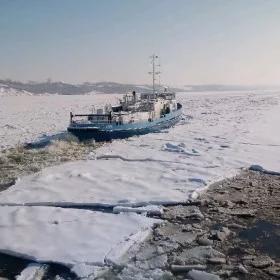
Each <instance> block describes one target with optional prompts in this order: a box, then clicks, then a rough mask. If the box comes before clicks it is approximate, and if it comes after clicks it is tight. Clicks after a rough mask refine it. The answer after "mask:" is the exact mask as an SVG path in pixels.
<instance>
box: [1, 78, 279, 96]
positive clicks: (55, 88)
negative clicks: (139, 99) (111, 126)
mask: <svg viewBox="0 0 280 280" xmlns="http://www.w3.org/2000/svg"><path fill="white" fill-rule="evenodd" d="M161 89H162V88H161ZM169 89H170V90H171V91H175V92H199V91H242V90H244V91H245V90H246V91H248V90H268V89H273V90H275V89H279V90H280V86H279V87H276V86H239V85H185V86H183V87H177V88H174V87H173V88H169ZM132 90H135V91H136V92H146V93H147V92H151V91H152V87H151V86H150V85H135V84H121V83H114V82H98V83H83V84H76V85H75V84H68V83H64V82H50V81H49V82H28V83H23V82H18V81H12V80H0V96H1V95H2V96H3V95H22V94H31V95H36V94H64V95H74V94H89V93H126V92H129V91H132Z"/></svg>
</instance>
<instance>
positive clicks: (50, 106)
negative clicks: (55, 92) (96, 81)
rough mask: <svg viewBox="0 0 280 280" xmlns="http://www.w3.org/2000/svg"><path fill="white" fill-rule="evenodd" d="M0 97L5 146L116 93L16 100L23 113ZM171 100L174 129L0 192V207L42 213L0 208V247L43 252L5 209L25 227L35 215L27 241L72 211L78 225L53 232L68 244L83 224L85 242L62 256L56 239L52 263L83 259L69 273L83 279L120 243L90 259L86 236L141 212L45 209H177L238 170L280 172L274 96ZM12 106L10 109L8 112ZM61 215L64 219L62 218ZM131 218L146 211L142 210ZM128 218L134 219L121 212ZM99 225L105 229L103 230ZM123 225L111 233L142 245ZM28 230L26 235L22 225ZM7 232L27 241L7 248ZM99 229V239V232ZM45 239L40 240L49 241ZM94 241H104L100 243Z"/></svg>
mask: <svg viewBox="0 0 280 280" xmlns="http://www.w3.org/2000/svg"><path fill="white" fill-rule="evenodd" d="M1 98H2V99H1V102H0V111H1V112H0V114H1V118H0V126H1V130H0V138H1V145H2V146H3V147H6V146H7V144H9V143H10V144H11V145H14V144H15V143H17V142H18V141H20V142H23V141H27V140H28V141H30V140H32V139H35V138H36V137H38V136H39V135H40V133H50V131H52V130H53V131H54V132H55V131H61V130H62V129H65V128H66V126H67V124H68V113H69V111H70V110H73V111H82V109H83V108H84V107H85V106H89V103H90V101H92V103H94V102H96V103H107V102H108V101H107V98H109V99H110V98H115V97H114V96H111V95H110V96H109V95H98V96H85V97H83V96H43V97H42V99H40V98H41V97H40V98H39V99H37V100H36V101H34V100H33V98H34V99H36V98H38V97H33V96H29V97H28V98H29V101H26V100H25V99H24V101H25V102H26V103H28V104H29V106H30V107H29V108H28V107H26V106H25V105H20V102H21V100H22V98H23V97H5V98H4V99H3V97H1ZM16 98H19V99H18V100H17V99H16ZM178 99H179V100H180V101H181V102H182V104H183V107H184V113H185V116H184V118H183V120H182V121H181V122H180V123H179V124H178V125H176V126H175V127H173V128H170V129H168V130H164V131H162V132H160V133H152V134H147V135H143V136H140V137H132V138H129V139H126V140H116V141H113V142H112V143H105V144H104V145H103V146H102V147H100V148H98V149H97V150H96V151H95V153H94V154H91V155H90V156H89V158H90V159H89V160H88V161H77V162H70V163H66V164H63V165H60V166H55V167H49V168H46V169H44V170H43V171H41V172H39V173H37V174H34V175H30V176H27V177H24V178H21V179H20V180H18V181H17V183H16V184H15V185H14V186H13V187H11V188H9V189H8V190H6V191H4V192H2V193H0V203H1V205H4V204H9V205H12V204H17V205H20V204H23V203H29V205H34V209H35V208H36V209H41V210H40V211H41V212H40V211H39V210H38V211H39V212H38V214H36V213H35V212H34V211H31V210H30V212H28V211H29V210H27V209H33V208H32V207H31V208H28V207H27V208H25V207H20V206H14V207H11V206H10V207H7V206H2V207H1V208H0V211H1V219H0V221H1V223H2V222H3V221H5V222H6V223H8V220H5V219H8V217H10V219H11V217H13V219H11V222H10V223H11V224H9V225H10V227H4V231H3V230H1V232H0V240H2V241H1V242H0V249H2V250H4V249H5V248H6V247H5V246H14V247H13V250H14V252H16V253H23V251H21V249H22V248H21V247H15V246H17V245H20V246H25V247H24V252H25V253H26V254H27V253H29V254H30V256H33V257H35V256H36V258H41V257H42V256H44V253H45V251H44V249H45V245H44V244H43V245H42V244H41V243H40V244H39V243H37V244H36V248H34V247H32V246H33V245H32V242H31V241H30V240H31V239H29V237H28V235H23V233H19V232H18V231H17V227H18V228H21V227H20V226H18V225H17V220H15V219H14V217H15V216H16V214H13V213H14V212H13V211H18V212H19V213H21V211H23V214H22V215H23V217H22V219H21V220H20V222H21V223H22V224H23V226H24V225H25V223H29V222H30V223H31V218H30V217H32V219H35V220H34V221H32V226H34V230H35V232H34V235H31V236H33V237H34V239H36V231H38V232H41V229H40V228H41V227H42V228H43V229H44V228H45V227H46V228H47V230H50V229H52V228H56V227H55V225H53V224H48V225H46V224H44V223H42V222H40V219H43V217H45V216H47V217H52V216H55V215H50V216H48V213H49V211H62V212H61V213H63V215H62V216H63V218H61V219H62V220H63V219H64V217H67V219H68V216H67V215H68V213H70V212H71V215H70V214H69V215H70V216H71V217H75V215H78V214H77V213H79V217H80V218H79V219H80V220H79V221H78V222H77V223H76V224H75V223H73V227H74V229H73V230H70V231H69V228H68V229H67V228H66V227H63V223H62V224H58V225H59V226H60V227H61V228H60V229H59V232H60V233H64V231H65V234H66V236H67V234H69V238H70V237H72V235H71V234H72V233H73V232H75V231H76V230H79V229H80V227H81V230H82V231H81V232H80V236H83V234H85V235H86V237H85V238H84V239H83V240H82V239H81V238H77V240H74V238H73V239H71V238H70V239H69V240H70V241H71V242H74V243H73V246H76V247H73V246H72V247H69V248H70V249H69V250H68V249H67V251H66V254H65V255H63V250H64V248H65V246H66V247H67V246H68V244H66V243H67V242H68V241H67V240H68V239H67V238H66V240H65V241H64V240H63V238H61V239H60V238H57V241H55V242H58V240H62V243H61V247H59V249H60V250H61V253H60V254H57V255H56V259H55V261H57V262H61V263H64V264H69V263H71V264H72V265H73V263H74V261H73V262H69V261H71V260H73V259H71V258H72V257H73V258H74V257H75V258H76V259H75V260H77V258H78V257H81V259H80V261H81V262H82V263H83V265H82V266H79V267H76V271H78V272H79V274H83V273H82V272H81V271H85V270H88V267H87V264H85V263H84V262H89V263H93V264H96V263H97V262H98V261H97V260H99V261H100V260H101V259H102V260H104V251H107V252H108V251H109V250H110V249H109V248H113V247H114V246H115V244H116V243H118V242H119V241H120V239H118V240H117V241H116V242H115V239H114V238H110V239H109V240H107V245H108V247H106V250H103V251H102V250H100V251H98V250H99V249H98V250H97V251H96V254H95V251H94V254H91V255H88V251H87V248H85V247H84V246H83V244H81V243H79V242H82V241H83V242H85V243H86V244H89V246H92V244H93V243H92V242H96V241H94V240H91V238H90V237H92V236H96V240H99V239H98V238H101V237H102V238H107V235H108V236H114V234H111V233H110V232H114V230H113V229H112V231H110V230H111V229H110V228H111V227H110V226H109V225H112V227H114V226H115V223H119V219H131V217H142V216H140V215H137V214H134V213H125V214H117V215H114V214H101V213H99V214H98V213H95V214H93V213H91V214H89V213H88V211H86V210H74V209H60V210H57V208H55V207H51V206H55V205H60V206H65V205H71V204H79V205H80V206H83V205H84V204H86V205H105V206H114V207H115V208H114V209H115V212H130V211H136V212H137V209H132V208H131V206H138V207H140V206H147V205H161V204H164V203H176V202H181V201H185V200H187V199H188V198H189V197H195V196H196V195H197V193H198V192H199V191H201V190H202V189H204V188H205V187H207V185H209V184H210V183H212V182H215V181H217V180H220V179H222V178H224V177H227V176H232V175H235V174H236V173H238V172H239V170H240V168H244V167H249V166H251V165H260V166H263V167H264V168H266V169H268V170H275V171H280V130H279V129H278V127H279V123H280V92H255V93H252V92H224V93H221V92H219V93H217V92H204V93H188V94H187V93H184V94H183V93H182V94H179V95H178ZM3 100H4V103H3V102H2V101H3ZM105 100H106V101H105ZM22 101H23V100H22ZM55 101H57V103H55ZM18 102H19V104H17V103H18ZM40 102H42V103H40ZM3 104H4V106H3ZM13 104H17V105H15V107H14V108H13ZM33 107H34V108H33ZM70 107H71V108H70ZM9 110H10V112H9ZM25 110H26V112H25ZM42 112H43V113H42ZM25 113H26V115H25ZM27 129H28V131H27ZM21 135H22V136H21ZM35 205H37V206H36V207H35ZM40 205H41V206H40ZM42 205H46V206H47V205H48V206H49V207H43V206H42ZM76 206H77V205H76ZM13 209H14V210H13ZM142 210H143V211H142ZM64 211H65V213H67V214H65V215H64ZM76 211H77V212H76ZM33 212H34V213H33ZM138 212H146V211H145V210H144V208H143V209H141V208H140V210H139V211H138ZM72 213H73V214H72ZM128 214H134V215H135V216H126V215H128ZM32 215H33V216H34V215H35V216H34V217H33V216H32ZM36 215H38V216H36ZM57 215H58V214H57ZM89 215H90V216H91V217H92V219H93V220H94V222H93V224H94V225H92V227H90V223H88V219H89V218H88V216H89ZM95 215H96V216H95ZM100 215H102V219H101V216H100ZM123 215H125V216H123ZM5 217H6V218H5ZM124 217H125V218H124ZM128 217H129V218H128ZM99 218H100V219H99ZM142 218H143V219H145V221H148V220H149V219H148V218H146V217H142ZM67 219H65V220H66V221H67ZM101 220H102V221H101ZM71 221H72V220H71ZM84 221H87V222H86V224H83V223H84ZM12 222H14V224H12ZM18 222H19V221H18ZM101 222H102V223H106V225H108V227H107V226H104V224H102V223H101ZM126 222H127V221H126ZM126 222H125V224H126ZM127 223H128V224H130V225H131V226H129V228H128V229H127V230H126V228H127V227H125V229H124V231H123V232H122V233H121V235H120V236H119V237H120V238H123V236H124V235H127V234H128V235H129V234H130V232H131V229H133V230H132V231H133V233H135V234H136V235H135V234H134V235H133V236H134V237H135V236H136V239H137V240H141V239H142V237H143V236H142V235H143V231H138V233H136V231H137V230H138V228H137V227H133V226H132V224H133V223H132V224H131V223H130V222H127ZM66 224H67V223H66ZM58 225H56V226H58ZM118 225H120V224H118ZM120 228H122V227H120ZM148 228H149V227H148ZM26 229H27V230H30V229H28V227H27V228H26ZM134 229H135V231H134ZM21 230H22V228H21ZM67 231H69V232H68V233H67ZM9 232H10V233H12V232H14V233H15V235H16V234H21V236H20V237H21V238H22V240H24V241H25V242H26V245H21V244H19V243H18V242H14V240H13V239H12V238H13V236H15V235H13V234H12V235H11V237H9ZM83 232H85V233H83ZM104 232H106V234H103V233H104ZM88 233H90V234H91V235H88ZM101 233H102V234H103V235H104V236H103V235H102V234H101ZM100 235H102V236H100ZM144 235H145V234H144ZM3 236H4V237H5V238H4V239H3ZM38 236H39V235H38ZM52 236H54V235H52ZM61 236H62V235H61ZM9 238H10V239H9ZM44 238H45V237H44ZM46 238H47V237H46ZM50 239H51V237H50ZM50 239H49V240H48V239H47V241H48V242H50ZM94 239H95V238H94ZM3 240H4V241H3ZM130 240H131V239H130ZM70 241H69V246H70V243H71V242H70ZM48 242H46V244H47V243H48ZM65 242H66V243H65ZM131 242H132V243H133V242H134V241H131ZM22 243H23V242H22ZM94 244H96V243H94ZM100 244H103V243H102V242H101V241H100ZM118 244H119V245H118V246H119V247H118V246H117V247H118V248H119V249H118V250H120V251H122V252H125V251H126V248H127V247H126V246H130V243H129V242H127V243H126V242H125V243H118ZM100 246H101V245H100ZM9 248H11V247H9ZM83 248H84V250H85V251H83ZM98 248H99V247H98ZM76 249H77V252H78V253H77V256H72V255H71V252H72V250H73V251H75V250H76ZM91 252H92V251H91ZM100 252H102V253H100ZM41 254H42V255H41ZM61 254H62V255H61ZM113 256H114V254H113V253H112V254H111V259H110V258H109V259H110V260H111V261H112V260H113V259H114V257H113ZM109 259H108V260H109ZM82 267H83V268H84V269H83V268H82ZM91 268H92V267H90V268H89V270H91Z"/></svg>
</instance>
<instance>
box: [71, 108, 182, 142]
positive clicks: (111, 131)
mask: <svg viewBox="0 0 280 280" xmlns="http://www.w3.org/2000/svg"><path fill="white" fill-rule="evenodd" d="M181 115H182V109H181V108H180V109H178V110H177V111H174V112H171V113H169V114H166V115H165V116H164V117H162V118H159V119H156V120H154V121H152V122H149V121H145V122H136V123H128V124H123V125H116V124H107V125H103V126H100V127H95V125H94V124H92V125H90V124H78V125H76V126H73V125H71V126H69V127H68V129H67V130H68V131H69V132H71V133H72V134H74V135H75V136H77V137H78V138H79V139H80V140H87V139H95V140H96V141H110V140H112V139H117V138H128V137H131V136H134V135H142V134H147V133H150V132H156V131H159V130H161V129H164V128H168V127H170V126H172V125H174V124H176V123H177V122H178V121H179V120H180V119H181Z"/></svg>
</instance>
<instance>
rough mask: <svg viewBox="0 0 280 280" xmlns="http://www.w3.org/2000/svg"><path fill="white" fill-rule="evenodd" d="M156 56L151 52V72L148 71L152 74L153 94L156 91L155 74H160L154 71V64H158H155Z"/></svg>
mask: <svg viewBox="0 0 280 280" xmlns="http://www.w3.org/2000/svg"><path fill="white" fill-rule="evenodd" d="M157 58H158V56H157V55H155V54H153V55H152V56H151V59H152V72H149V74H152V81H153V94H155V92H156V75H160V72H159V71H157V72H156V66H159V65H156V59H157Z"/></svg>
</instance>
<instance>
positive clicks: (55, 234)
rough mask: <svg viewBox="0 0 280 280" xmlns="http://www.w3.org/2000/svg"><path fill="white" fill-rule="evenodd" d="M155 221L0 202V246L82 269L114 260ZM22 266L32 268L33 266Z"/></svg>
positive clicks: (75, 268) (26, 255)
mask: <svg viewBox="0 0 280 280" xmlns="http://www.w3.org/2000/svg"><path fill="white" fill-rule="evenodd" d="M159 222H160V220H154V219H150V218H147V217H144V216H142V215H137V214H134V213H125V214H119V215H114V214H107V213H101V212H92V211H87V210H78V209H62V208H55V207H1V215H0V227H1V238H0V251H1V252H4V253H9V254H12V255H15V256H20V257H25V258H28V259H31V260H35V261H39V262H57V263H61V264H64V265H66V266H68V267H69V268H72V269H73V270H74V271H75V272H76V273H80V274H85V272H86V271H88V272H89V271H90V272H92V270H94V269H95V266H96V265H103V264H104V262H106V261H110V262H111V263H112V262H115V261H118V259H120V258H121V257H122V255H123V254H125V252H126V251H127V250H128V249H129V248H130V247H131V246H135V244H137V242H139V241H141V240H143V239H145V238H146V237H147V235H148V234H149V232H150V228H151V226H152V225H153V224H154V223H159ZM27 270H28V271H27ZM27 270H26V273H27V272H28V273H29V272H30V273H31V272H34V270H36V267H34V266H32V267H30V268H28V269H27ZM24 274H25V273H24ZM20 279H24V275H22V278H20Z"/></svg>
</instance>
